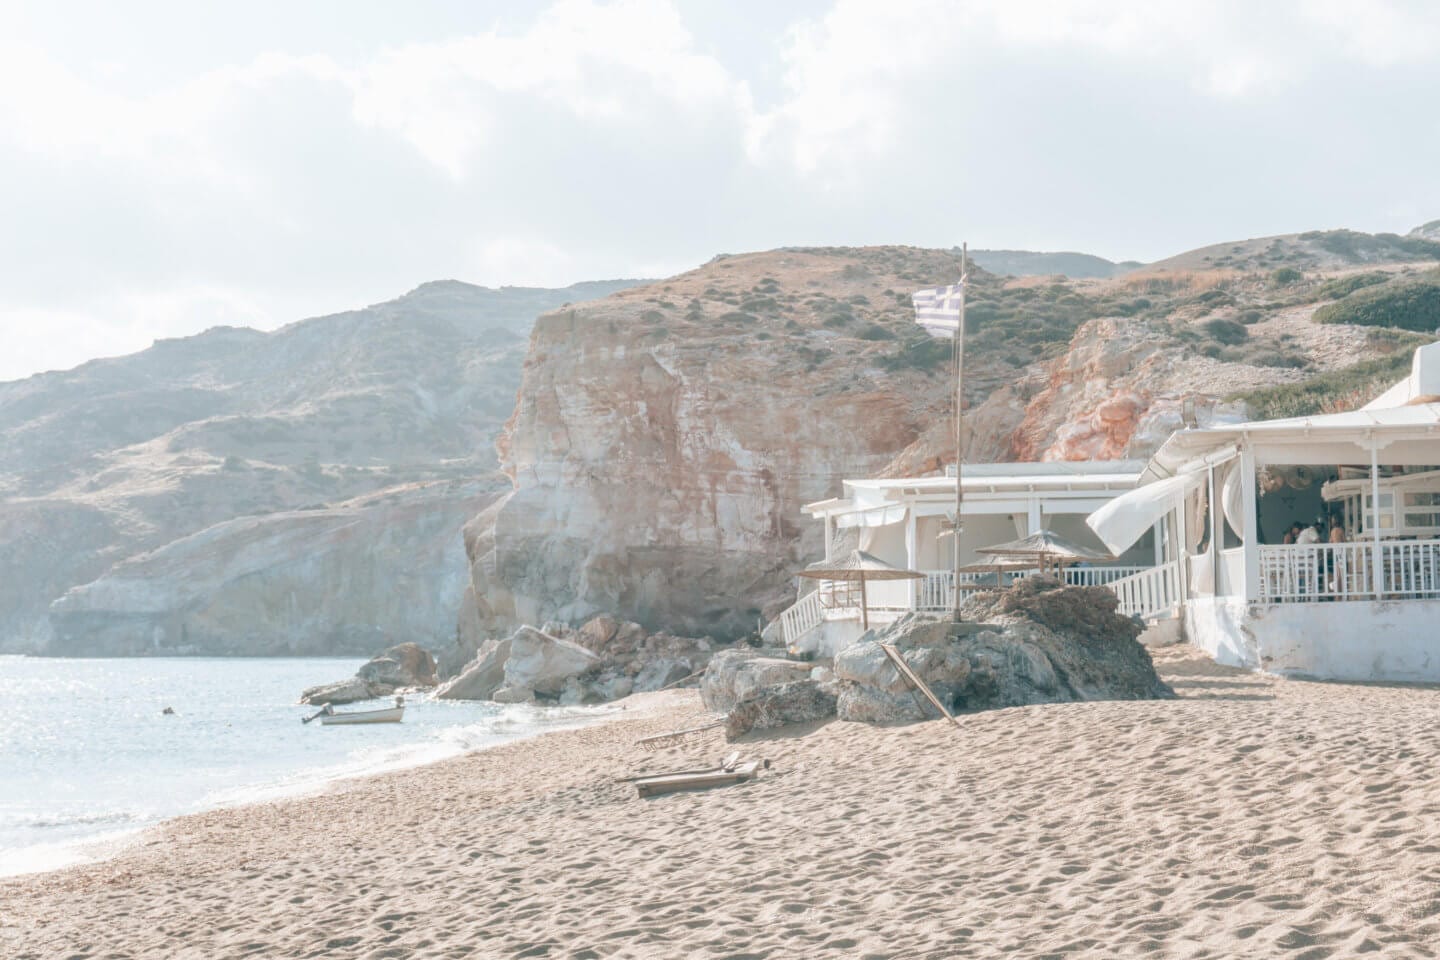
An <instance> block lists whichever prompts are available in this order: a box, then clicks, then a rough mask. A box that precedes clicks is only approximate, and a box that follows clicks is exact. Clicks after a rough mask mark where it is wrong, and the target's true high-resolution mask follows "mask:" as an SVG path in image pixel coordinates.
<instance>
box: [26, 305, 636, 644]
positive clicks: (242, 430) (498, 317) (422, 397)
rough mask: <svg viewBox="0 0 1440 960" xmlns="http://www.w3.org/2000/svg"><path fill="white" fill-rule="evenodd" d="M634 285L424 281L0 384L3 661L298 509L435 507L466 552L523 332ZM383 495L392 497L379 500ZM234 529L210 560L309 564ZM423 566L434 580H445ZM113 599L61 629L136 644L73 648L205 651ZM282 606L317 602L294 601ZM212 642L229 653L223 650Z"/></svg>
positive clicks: (167, 613) (174, 582)
mask: <svg viewBox="0 0 1440 960" xmlns="http://www.w3.org/2000/svg"><path fill="white" fill-rule="evenodd" d="M626 285H627V282H625V281H618V282H613V283H597V284H581V285H577V286H576V287H569V288H564V289H559V290H542V289H527V288H514V287H507V288H502V289H500V290H489V289H486V288H483V287H476V286H472V285H470V284H464V283H458V282H455V281H440V282H436V283H427V284H424V285H423V286H421V287H418V288H417V289H415V290H413V291H411V292H410V293H408V294H406V295H405V296H403V297H400V298H398V299H396V300H393V301H389V302H387V303H381V304H377V305H375V306H372V307H367V308H365V309H362V310H353V311H349V312H346V313H340V314H335V315H333V316H327V317H318V318H315V319H311V320H304V321H300V322H297V323H293V324H290V325H289V326H286V327H283V328H281V329H279V330H277V331H275V332H273V333H262V332H259V331H256V330H249V329H237V328H217V329H213V330H209V331H206V332H205V333H202V334H199V335H197V336H193V337H186V338H183V339H175V340H164V341H160V342H157V343H156V344H155V345H154V346H152V347H151V348H150V349H148V350H144V351H142V352H140V353H137V354H133V355H131V356H126V357H118V358H114V359H107V360H96V361H93V362H91V363H87V364H84V365H83V366H80V367H77V368H76V369H74V370H69V371H64V372H59V373H46V374H41V375H38V376H34V377H30V378H28V379H26V380H20V381H14V382H10V383H4V384H0V652H5V651H12V652H13V651H27V650H29V651H35V650H45V649H47V648H48V647H49V644H50V641H51V639H52V636H53V634H52V629H51V621H50V619H49V616H48V608H49V606H50V604H51V602H52V601H54V600H56V599H57V598H59V597H61V596H62V595H64V594H65V593H66V591H68V590H71V589H72V588H75V587H79V586H81V585H83V584H87V583H90V582H91V581H94V580H96V578H100V577H102V576H103V575H105V574H106V571H108V570H110V569H111V567H112V566H114V565H115V564H117V563H119V562H121V561H124V560H126V559H127V558H131V557H134V556H136V555H137V554H141V553H144V552H146V551H151V550H156V549H158V548H161V547H163V546H165V545H166V544H169V543H171V542H173V541H177V540H179V539H180V538H184V537H187V536H190V535H192V534H196V533H198V532H200V531H202V530H206V529H207V528H211V527H213V526H215V525H217V524H225V523H227V522H229V521H233V520H235V519H236V518H241V517H264V516H266V515H270V514H276V513H279V512H284V511H299V510H303V511H308V512H309V513H308V515H307V516H308V518H309V519H312V520H313V519H315V518H316V517H318V516H320V515H321V514H323V513H324V512H325V511H326V510H329V509H331V508H332V505H336V504H342V503H352V506H350V507H348V508H346V510H347V511H348V512H349V513H354V512H355V511H356V510H359V511H362V512H365V511H369V512H371V513H376V512H377V511H379V512H383V511H386V510H392V509H399V508H398V507H397V506H396V505H395V503H394V502H391V501H392V500H393V501H400V500H404V501H405V511H407V512H406V516H415V515H419V514H426V508H425V507H424V506H423V505H424V504H425V503H428V502H431V501H432V500H433V505H434V507H435V509H436V510H438V511H439V513H440V515H442V516H449V517H451V518H452V519H451V521H450V528H449V531H450V532H449V533H448V534H446V536H448V537H449V538H450V539H451V540H455V542H456V543H458V540H456V536H457V533H458V530H459V525H460V523H461V522H462V520H463V517H464V516H466V515H468V514H471V513H473V512H474V511H475V510H478V509H480V508H481V507H482V506H483V505H484V504H485V503H486V502H487V501H488V499H489V498H490V497H491V496H493V493H494V492H495V491H497V490H498V489H499V486H500V483H501V481H500V479H499V477H498V475H495V474H494V473H493V470H494V468H495V467H496V465H497V461H496V459H495V455H494V452H493V447H494V441H495V438H496V436H497V435H498V433H499V430H500V426H501V424H502V423H503V422H504V420H505V418H506V417H507V416H509V414H510V411H511V409H512V408H513V406H514V397H515V390H516V388H517V387H518V385H519V372H520V365H521V362H522V359H523V357H524V354H525V350H526V343H527V338H528V334H529V329H530V326H531V324H532V323H533V321H534V318H535V316H536V315H538V314H539V313H541V312H544V311H545V310H549V309H553V308H555V307H558V306H560V305H562V304H564V303H568V302H572V301H579V300H582V299H585V298H586V297H591V296H600V295H604V294H606V293H610V292H612V291H614V290H616V289H620V288H623V287H625V286H626ZM457 483H458V484H459V486H458V487H457V486H455V485H456V484H457ZM416 489H418V490H420V491H422V492H421V493H420V494H418V495H417V494H415V493H414V492H413V491H414V490H416ZM387 491H397V494H396V496H395V497H394V498H387V497H386V496H385V494H386V492H387ZM426 491H428V493H427V492H426ZM457 497H458V498H459V502H457V499H456V498H457ZM357 498H360V499H358V500H357ZM364 498H370V499H368V500H365V499H364ZM417 499H418V501H419V502H418V503H417V502H416V501H417ZM356 503H358V504H359V505H358V506H356V505H355V504H356ZM377 515H378V513H377ZM442 525H443V524H442ZM263 526H264V527H265V529H266V530H270V529H273V528H274V524H273V523H266V524H264V525H263ZM226 529H230V528H222V529H220V530H217V531H216V532H215V533H214V535H213V536H212V537H211V539H210V540H209V541H208V542H209V543H210V547H209V549H210V550H211V551H212V552H217V553H223V552H225V551H229V550H234V551H241V550H244V551H246V552H247V554H248V555H249V556H250V560H249V561H248V562H251V563H254V562H256V561H255V557H256V556H261V555H263V556H268V558H269V559H268V561H267V562H270V563H273V564H274V565H276V566H284V565H285V564H288V563H290V562H292V561H293V559H294V552H295V551H297V550H302V551H303V550H304V549H305V544H304V543H303V542H294V543H291V544H289V545H288V546H276V547H275V548H274V549H273V550H271V551H270V553H269V554H266V553H265V551H264V550H262V549H261V548H260V547H258V546H257V542H256V540H255V538H254V536H253V534H247V535H246V536H245V537H239V538H235V539H231V538H229V537H228V536H227V535H226ZM416 548H417V551H418V552H419V553H424V552H425V550H424V549H422V548H421V547H420V545H418V544H417V545H416ZM352 549H353V550H355V551H357V552H363V551H365V550H366V549H367V547H366V544H365V543H363V542H356V543H354V544H353V547H352ZM426 549H428V548H426ZM456 549H458V546H457V547H456ZM262 566H263V564H262ZM432 566H433V570H434V573H435V575H436V576H441V575H442V571H443V570H444V567H445V565H444V564H442V563H440V562H439V561H438V560H437V562H436V563H435V564H433V565H432ZM192 569H194V568H193V567H192V566H191V565H186V566H183V567H177V568H175V569H171V570H168V571H167V572H166V573H165V577H164V580H165V586H164V587H163V588H157V590H158V593H157V595H158V594H159V593H165V592H166V591H168V590H171V588H172V587H173V588H175V591H178V592H175V591H172V592H175V595H176V596H179V595H180V593H184V590H182V589H180V586H179V584H180V582H181V581H183V580H185V579H186V578H187V577H190V576H192V573H191V571H192ZM196 575H197V576H198V574H196ZM462 576H463V571H461V574H458V575H457V574H452V575H451V579H457V577H462ZM290 587H294V584H291V585H290ZM287 589H290V588H288V587H287ZM355 589H356V590H358V589H360V586H359V585H358V584H357V585H356V586H355ZM439 594H442V595H443V594H444V590H440V591H439ZM105 595H107V594H106V591H105V590H104V589H99V588H97V589H92V590H90V591H88V592H83V593H77V594H76V595H75V596H72V597H71V598H70V599H69V600H68V601H67V606H66V608H65V609H66V611H67V612H68V613H69V614H70V615H71V622H72V624H73V623H74V622H77V621H76V620H75V619H74V618H75V617H79V616H81V614H82V613H83V614H84V616H88V617H90V618H91V620H95V619H96V618H100V619H103V618H104V617H105V616H107V615H108V614H110V613H114V614H115V615H116V616H117V617H119V619H120V620H123V621H124V623H125V624H127V626H126V627H125V628H124V630H118V632H119V633H125V632H126V631H128V639H126V640H125V641H124V642H123V643H121V642H120V641H118V640H116V643H117V644H119V645H118V646H115V647H113V648H112V646H109V645H105V644H100V645H98V646H97V645H95V644H91V643H90V642H89V641H88V640H87V639H86V637H85V636H83V635H80V634H75V635H73V636H72V637H71V638H70V640H69V641H67V643H66V649H68V650H74V651H94V650H101V651H104V652H112V651H113V650H120V649H130V648H133V647H136V646H143V647H146V648H149V649H158V650H167V649H172V648H176V647H181V646H188V647H191V648H195V649H210V648H208V647H198V648H197V647H196V645H195V644H194V643H193V642H190V641H188V640H187V641H186V642H185V643H181V642H180V641H179V640H178V639H176V637H175V636H172V633H176V632H177V631H179V632H184V630H183V629H182V628H183V621H184V618H185V612H186V607H184V606H183V605H182V606H178V607H172V608H167V609H165V610H163V611H159V610H150V611H149V612H148V613H147V615H146V616H145V617H139V616H138V615H136V614H135V611H133V610H129V609H126V610H124V611H120V610H111V608H109V607H105V606H103V605H101V604H100V601H99V600H98V599H97V598H99V597H102V596H105ZM346 595H349V594H346ZM273 600H274V598H267V597H264V596H257V597H256V598H255V600H254V602H255V606H254V607H253V609H252V610H251V618H252V622H250V623H249V624H247V625H246V626H245V629H246V630H247V631H248V632H249V633H248V635H258V634H263V633H265V632H266V631H267V630H269V629H271V628H272V627H274V626H275V625H274V624H273V623H272V622H271V618H272V616H273V613H272V611H271V610H270V609H269V608H267V607H266V604H267V603H270V602H272V601H273ZM187 602H188V601H187ZM275 602H276V603H277V604H278V601H275ZM291 602H292V603H298V604H300V605H302V606H303V605H305V604H307V603H309V602H310V601H309V600H308V599H307V598H306V597H305V595H304V591H300V592H299V593H298V594H292V601H291ZM447 602H449V601H447ZM317 605H318V604H317ZM279 606H283V604H279ZM147 609H148V608H147ZM277 609H278V607H277ZM122 613H123V616H121V614H122ZM431 619H432V620H433V622H434V623H435V624H443V623H445V621H447V620H449V621H450V622H451V624H452V625H453V610H446V609H440V608H439V607H437V608H436V610H435V612H434V614H433V616H432V617H431ZM117 622H118V621H117ZM177 624H178V625H179V627H176V629H175V630H172V626H175V625H177ZM312 625H313V624H312ZM444 629H445V630H446V631H448V629H449V627H445V628H444ZM72 632H73V631H72ZM116 632H117V630H112V631H111V633H112V634H113V633H116ZM273 632H274V634H275V636H276V637H278V638H291V639H295V640H296V642H302V640H303V642H304V643H307V644H310V646H308V647H307V648H306V649H310V650H312V651H313V652H339V651H341V650H344V651H345V652H369V650H370V647H371V646H372V644H371V643H370V641H369V640H366V641H365V642H363V643H362V642H358V641H357V642H345V643H342V644H340V645H338V646H331V647H328V648H327V647H321V648H318V649H317V647H316V646H315V645H314V644H313V642H312V641H310V640H308V639H303V638H298V637H294V636H293V632H291V631H287V630H284V629H280V628H279V627H275V629H274V630H273ZM331 633H332V634H333V635H335V636H342V635H344V634H345V631H344V630H343V629H340V628H339V627H337V628H336V630H334V631H331ZM327 635H329V634H327ZM272 642H273V643H279V642H280V641H279V640H273V641H272ZM97 643H98V641H97ZM214 643H215V645H216V646H215V647H214V649H219V650H227V651H228V650H231V649H232V647H233V645H232V641H231V640H228V639H226V638H225V637H222V636H219V635H218V634H217V635H216V637H215V638H214ZM242 646H243V645H242Z"/></svg>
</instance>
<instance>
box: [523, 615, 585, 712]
mask: <svg viewBox="0 0 1440 960" xmlns="http://www.w3.org/2000/svg"><path fill="white" fill-rule="evenodd" d="M599 659H600V658H599V657H598V656H596V655H595V654H593V653H591V652H590V651H589V650H586V649H585V648H584V647H582V646H580V645H579V644H578V643H571V642H570V641H569V640H562V639H560V638H559V637H552V636H551V635H550V634H548V633H542V632H540V631H539V630H536V629H535V628H534V627H531V626H523V627H521V628H520V629H519V630H516V631H515V633H514V634H512V635H511V637H510V656H509V657H508V658H506V660H505V687H506V688H508V689H509V691H510V692H511V695H512V696H517V695H518V694H520V693H522V692H528V693H529V694H530V695H531V696H542V697H558V696H559V695H560V693H561V691H562V690H564V689H565V682H566V681H567V680H569V679H570V678H571V677H576V676H579V675H580V674H582V673H584V672H585V671H587V670H589V669H590V668H591V667H593V666H595V665H596V663H597V662H598V661H599ZM511 702H514V701H513V700H512V701H511Z"/></svg>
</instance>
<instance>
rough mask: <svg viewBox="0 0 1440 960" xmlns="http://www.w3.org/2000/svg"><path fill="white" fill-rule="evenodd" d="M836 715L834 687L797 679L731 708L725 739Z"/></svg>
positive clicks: (726, 724)
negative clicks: (753, 731)
mask: <svg viewBox="0 0 1440 960" xmlns="http://www.w3.org/2000/svg"><path fill="white" fill-rule="evenodd" d="M833 716H835V689H834V685H833V684H825V683H817V682H816V681H814V680H796V681H793V682H791V683H782V684H779V685H777V686H773V687H764V688H763V689H760V690H757V691H755V692H754V693H752V694H750V695H749V696H747V697H745V699H743V700H741V701H740V702H739V703H737V704H735V706H734V707H732V708H731V709H730V713H729V715H728V716H727V717H726V718H725V736H726V737H727V738H728V739H730V740H734V739H735V738H736V737H742V736H744V735H745V734H747V733H749V732H750V731H752V730H770V729H773V728H775V727H784V726H788V725H790V724H795V723H811V722H813V721H816V720H828V719H830V718H831V717H833Z"/></svg>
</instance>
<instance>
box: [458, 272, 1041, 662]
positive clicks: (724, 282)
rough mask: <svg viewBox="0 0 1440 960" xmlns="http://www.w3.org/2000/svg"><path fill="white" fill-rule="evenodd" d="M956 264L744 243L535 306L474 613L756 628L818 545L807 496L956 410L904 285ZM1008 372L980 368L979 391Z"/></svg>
mask: <svg viewBox="0 0 1440 960" xmlns="http://www.w3.org/2000/svg"><path fill="white" fill-rule="evenodd" d="M956 268H957V263H956V258H955V256H954V255H953V254H951V253H947V252H941V251H922V250H914V249H910V248H870V249H857V250H794V251H789V250H786V251H774V252H771V253H765V254H745V255H740V256H733V257H723V258H718V259H717V260H716V261H714V262H712V263H710V264H707V265H706V266H705V267H703V268H701V269H699V270H695V271H691V272H690V273H686V274H682V275H681V276H678V277H674V278H672V279H670V280H666V281H663V282H661V283H658V284H654V285H651V286H649V287H644V288H639V289H636V290H632V291H625V292H622V293H619V294H616V295H613V296H611V297H608V298H606V299H605V300H602V301H596V302H593V303H590V304H585V305H582V306H579V307H575V308H573V309H569V310H563V311H559V312H556V313H551V314H548V315H546V316H544V317H542V318H540V320H539V321H538V322H537V324H536V327H535V332H534V334H533V335H532V337H531V343H530V353H529V355H528V356H527V358H526V363H525V370H524V378H523V382H522V384H521V388H520V393H519V397H518V400H517V403H516V407H515V413H514V415H513V416H512V417H511V419H510V421H509V423H508V424H507V427H506V432H505V434H504V435H503V436H502V437H501V439H500V442H499V449H500V452H501V457H502V463H503V468H504V470H505V471H506V473H507V474H509V475H510V477H511V478H512V480H513V484H514V489H513V490H512V492H511V493H510V494H509V495H508V496H507V497H506V498H505V500H504V501H503V502H501V503H499V504H497V505H496V506H495V507H494V508H492V510H491V511H490V512H489V514H488V515H487V516H486V517H485V519H484V522H483V523H482V524H480V525H478V527H477V528H476V529H474V530H473V533H472V536H471V537H470V548H471V559H472V575H473V577H474V581H475V590H474V594H475V602H476V615H477V617H478V619H479V621H480V622H482V623H484V624H486V629H487V631H488V632H489V633H491V634H492V635H499V634H503V633H506V632H508V631H509V630H512V629H513V628H514V625H516V624H518V623H522V622H528V623H539V622H543V621H544V620H547V619H562V620H566V621H569V622H579V621H582V620H585V619H587V618H589V617H591V616H593V615H595V614H597V613H601V612H613V613H615V614H617V615H619V616H622V617H623V618H625V619H628V620H633V621H636V622H638V623H640V624H642V625H644V626H645V627H646V628H647V629H649V630H656V629H665V630H670V631H673V632H676V633H680V634H690V635H694V634H708V635H711V636H721V637H727V638H733V637H737V636H739V635H741V634H743V633H747V632H750V631H753V630H754V629H755V628H756V622H757V620H758V619H760V618H761V616H762V614H763V613H764V612H766V611H767V610H769V609H772V608H773V606H774V604H776V603H778V602H781V601H783V599H784V597H785V595H786V594H788V592H789V591H788V588H787V586H786V583H787V581H788V574H789V572H790V571H791V570H792V569H793V568H794V567H795V566H796V565H797V564H798V563H799V562H800V561H801V559H802V558H808V557H810V556H811V555H813V554H814V553H815V552H816V551H817V550H818V549H819V546H820V545H819V540H818V536H819V535H818V533H817V532H816V531H815V530H814V529H813V525H807V524H804V523H803V522H802V520H801V517H800V515H799V510H800V507H801V505H802V504H804V503H806V502H808V501H811V500H815V499H819V498H822V497H825V496H829V495H831V494H832V493H833V492H834V490H835V488H836V486H837V485H838V483H839V481H840V479H841V478H843V477H851V476H865V475H869V474H874V473H877V472H878V471H880V470H881V469H883V467H884V466H885V464H886V463H887V462H888V461H889V459H890V458H891V457H892V456H894V454H895V452H896V451H897V450H899V449H900V448H901V447H903V446H905V445H906V444H907V443H909V442H910V441H911V440H912V439H914V438H915V437H917V436H918V435H919V434H920V432H921V431H922V430H923V429H924V428H925V427H926V426H927V425H928V424H929V423H930V422H931V421H933V420H934V419H935V418H936V417H937V416H939V415H940V414H941V411H943V410H944V409H945V407H946V400H947V395H948V394H947V391H946V390H944V389H943V386H941V385H942V384H943V382H944V363H943V358H944V355H945V354H946V350H945V348H944V347H938V346H937V347H931V346H930V343H929V342H928V341H927V338H926V337H925V336H924V335H923V333H922V332H921V331H919V329H918V328H917V327H916V326H915V324H914V322H913V316H912V314H911V310H910V306H909V300H908V296H903V295H902V294H901V293H899V292H898V291H905V290H909V289H911V288H912V287H914V286H915V285H916V279H906V277H907V276H911V277H914V278H919V277H922V276H923V277H932V276H933V277H935V278H937V281H938V280H939V279H941V278H947V277H953V275H954V273H955V270H956ZM902 301H903V303H902ZM1012 370H1013V368H1012V367H1011V366H1010V365H1008V364H1004V365H1002V367H1001V368H995V366H994V365H993V364H990V365H987V364H986V363H985V362H984V361H977V363H976V364H975V366H974V369H973V371H972V372H973V377H972V378H971V381H970V383H971V388H972V389H973V390H974V392H975V394H976V396H977V397H981V396H984V394H985V392H987V391H988V390H989V389H992V388H993V387H994V386H995V385H997V384H998V383H1000V382H1002V381H1003V380H1004V379H1006V378H1007V377H1009V376H1010V375H1011V371H1012Z"/></svg>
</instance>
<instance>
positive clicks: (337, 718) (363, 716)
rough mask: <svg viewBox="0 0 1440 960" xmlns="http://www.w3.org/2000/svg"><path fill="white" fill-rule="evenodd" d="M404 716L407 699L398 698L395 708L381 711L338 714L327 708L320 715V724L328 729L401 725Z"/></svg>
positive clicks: (357, 711) (386, 708)
mask: <svg viewBox="0 0 1440 960" xmlns="http://www.w3.org/2000/svg"><path fill="white" fill-rule="evenodd" d="M404 715H405V698H404V697H396V698H395V706H393V707H385V708H383V709H381V710H356V711H352V712H350V713H336V712H335V711H334V710H332V709H331V708H330V707H328V706H327V707H326V708H325V710H324V711H322V712H321V714H320V724H321V725H322V726H326V727H328V726H333V725H335V724H345V723H399V722H400V718H401V717H403V716H404Z"/></svg>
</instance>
